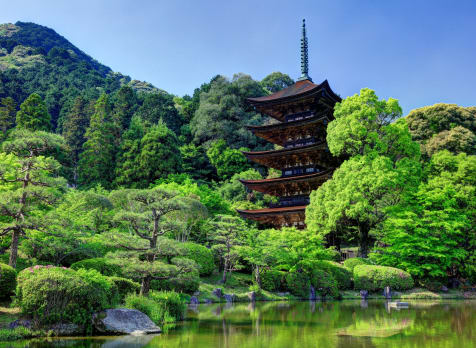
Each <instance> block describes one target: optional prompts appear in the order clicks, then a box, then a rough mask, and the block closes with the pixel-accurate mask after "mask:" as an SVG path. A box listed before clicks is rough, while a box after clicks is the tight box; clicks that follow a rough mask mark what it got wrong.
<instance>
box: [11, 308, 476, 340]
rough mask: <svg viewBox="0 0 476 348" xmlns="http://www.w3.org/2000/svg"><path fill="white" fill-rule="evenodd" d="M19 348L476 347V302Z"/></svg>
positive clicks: (284, 311) (306, 312) (264, 319)
mask: <svg viewBox="0 0 476 348" xmlns="http://www.w3.org/2000/svg"><path fill="white" fill-rule="evenodd" d="M11 347H37V348H40V347H41V348H43V347H84V348H96V347H104V348H126V347H133V348H139V347H154V348H179V347H180V348H188V347H193V348H214V347H220V348H235V347H237V348H265V347H266V348H267V347H271V348H307V347H319V348H327V347H329V348H331V347H332V348H334V347H336V348H337V347H342V348H353V347H359V348H367V347H368V348H370V347H375V348H380V347H398V348H404V347H412V348H413V347H414V348H417V347H431V348H439V347H445V348H446V347H458V348H467V347H468V348H469V347H471V348H474V347H476V301H449V302H429V301H418V302H410V307H409V308H407V309H400V310H396V309H394V308H389V306H388V304H387V303H386V302H384V301H368V302H361V301H341V302H324V303H323V302H314V303H313V302H290V303H289V302H261V303H256V305H252V304H235V305H226V304H210V305H199V306H198V307H196V308H194V309H189V311H188V314H187V320H186V321H185V322H182V323H180V324H178V325H177V326H176V327H175V328H172V329H169V330H168V332H167V333H164V334H160V335H156V336H143V337H131V336H123V337H95V338H83V339H81V338H71V339H51V340H48V341H47V340H38V341H37V340H32V341H26V342H15V343H14V344H12V345H11Z"/></svg>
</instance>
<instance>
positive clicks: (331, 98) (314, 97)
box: [247, 80, 341, 121]
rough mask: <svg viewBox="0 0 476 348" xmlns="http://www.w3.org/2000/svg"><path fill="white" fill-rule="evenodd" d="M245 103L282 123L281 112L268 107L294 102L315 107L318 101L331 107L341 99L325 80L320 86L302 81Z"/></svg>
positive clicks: (308, 81)
mask: <svg viewBox="0 0 476 348" xmlns="http://www.w3.org/2000/svg"><path fill="white" fill-rule="evenodd" d="M247 101H248V102H249V103H250V104H251V105H253V106H254V107H255V108H256V109H257V110H258V111H260V112H262V113H264V114H267V115H269V116H272V117H274V118H276V119H277V120H279V121H283V120H284V115H283V114H282V112H281V111H278V110H273V109H271V108H269V107H270V106H275V107H276V106H279V105H282V104H293V103H296V102H297V103H301V104H302V103H305V104H315V105H317V104H318V102H319V101H321V102H322V103H323V104H325V105H330V106H333V105H334V104H335V103H336V102H340V101H341V98H340V97H339V96H338V95H337V94H335V93H334V91H332V89H331V87H330V86H329V82H327V80H324V81H323V82H322V83H320V84H315V83H313V82H312V81H310V80H302V81H298V82H296V83H295V84H293V85H291V86H289V87H287V88H284V89H282V90H280V91H278V92H275V93H273V94H271V95H267V96H264V97H258V98H248V99H247Z"/></svg>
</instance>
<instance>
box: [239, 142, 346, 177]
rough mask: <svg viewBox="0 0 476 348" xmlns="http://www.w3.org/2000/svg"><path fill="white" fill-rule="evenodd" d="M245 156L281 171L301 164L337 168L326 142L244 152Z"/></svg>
mask: <svg viewBox="0 0 476 348" xmlns="http://www.w3.org/2000/svg"><path fill="white" fill-rule="evenodd" d="M243 154H244V155H245V156H246V157H247V158H248V159H249V160H252V161H253V162H256V163H258V164H261V165H263V166H266V167H271V168H275V169H280V170H281V169H283V168H286V167H294V166H296V165H298V164H299V163H303V164H306V163H308V162H309V163H314V164H316V165H318V166H320V167H324V168H329V167H336V166H337V165H334V163H333V161H332V156H331V154H330V152H329V150H328V148H327V143H326V142H325V141H321V142H319V143H314V144H311V145H306V146H299V147H292V148H284V149H280V150H270V151H254V152H248V151H243Z"/></svg>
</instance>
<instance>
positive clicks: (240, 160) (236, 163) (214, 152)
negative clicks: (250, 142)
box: [207, 139, 249, 180]
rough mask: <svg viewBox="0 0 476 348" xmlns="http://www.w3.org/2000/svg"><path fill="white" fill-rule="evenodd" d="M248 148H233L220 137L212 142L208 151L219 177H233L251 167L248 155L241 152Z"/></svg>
mask: <svg viewBox="0 0 476 348" xmlns="http://www.w3.org/2000/svg"><path fill="white" fill-rule="evenodd" d="M245 150H247V149H245V148H241V149H240V150H236V149H231V148H229V147H227V146H226V142H225V141H224V140H223V139H220V140H218V141H216V142H214V143H213V144H212V146H211V147H210V148H209V149H208V151H207V156H208V158H209V159H210V162H211V164H212V165H213V166H214V167H215V168H216V170H217V174H218V177H219V178H220V179H222V180H225V179H229V178H231V177H232V176H233V175H234V174H236V173H241V172H243V171H245V170H246V169H248V168H249V163H248V160H247V159H246V157H245V156H244V155H243V154H242V153H241V151H245Z"/></svg>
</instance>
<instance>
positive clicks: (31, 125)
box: [16, 93, 51, 132]
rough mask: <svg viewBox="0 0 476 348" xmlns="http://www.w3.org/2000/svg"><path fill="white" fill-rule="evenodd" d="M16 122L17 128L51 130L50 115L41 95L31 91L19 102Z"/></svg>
mask: <svg viewBox="0 0 476 348" xmlns="http://www.w3.org/2000/svg"><path fill="white" fill-rule="evenodd" d="M16 123H17V127H18V128H24V129H28V130H31V131H46V132H49V131H50V130H51V116H50V114H49V113H48V109H47V107H46V103H45V102H44V101H43V99H41V97H40V96H39V95H38V94H36V93H33V94H31V95H30V96H29V97H28V98H26V100H25V101H24V102H23V103H21V105H20V110H19V111H18V112H17V116H16Z"/></svg>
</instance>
